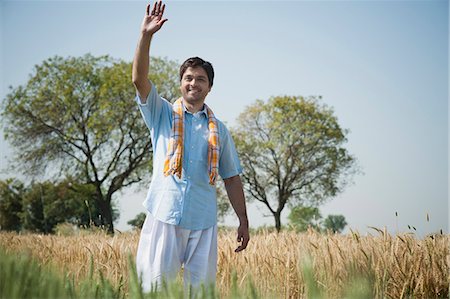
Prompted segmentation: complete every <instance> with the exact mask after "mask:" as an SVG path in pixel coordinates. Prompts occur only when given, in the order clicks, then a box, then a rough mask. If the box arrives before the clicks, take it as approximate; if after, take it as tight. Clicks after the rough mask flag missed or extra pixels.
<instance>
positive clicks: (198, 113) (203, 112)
mask: <svg viewBox="0 0 450 299" xmlns="http://www.w3.org/2000/svg"><path fill="white" fill-rule="evenodd" d="M183 109H184V112H186V113H189V114H191V115H192V116H194V117H199V116H200V115H202V114H204V115H205V116H206V117H208V111H207V109H206V105H205V104H203V109H202V110H200V111H198V112H196V113H192V112H189V111H188V110H187V109H186V106H184V104H183ZM197 115H198V116H197Z"/></svg>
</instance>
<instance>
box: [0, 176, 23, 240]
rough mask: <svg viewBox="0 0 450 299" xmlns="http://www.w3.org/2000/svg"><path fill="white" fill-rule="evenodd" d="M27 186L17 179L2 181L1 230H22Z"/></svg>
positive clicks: (0, 185)
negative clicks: (23, 204) (23, 203)
mask: <svg viewBox="0 0 450 299" xmlns="http://www.w3.org/2000/svg"><path fill="white" fill-rule="evenodd" d="M24 194H25V186H24V185H23V183H22V182H20V181H19V180H16V179H12V178H9V179H7V180H5V181H0V229H1V230H9V231H12V230H14V231H20V230H21V229H22V220H21V213H22V198H23V195H24Z"/></svg>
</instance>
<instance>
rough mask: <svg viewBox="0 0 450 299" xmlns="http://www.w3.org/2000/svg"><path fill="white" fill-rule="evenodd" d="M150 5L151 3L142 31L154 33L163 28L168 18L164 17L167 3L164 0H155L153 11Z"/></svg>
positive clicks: (148, 6)
mask: <svg viewBox="0 0 450 299" xmlns="http://www.w3.org/2000/svg"><path fill="white" fill-rule="evenodd" d="M150 6H151V5H150V4H148V5H147V11H146V13H145V16H144V20H143V21H142V25H141V32H142V33H144V34H151V35H152V34H153V33H155V32H157V31H158V30H159V29H161V27H162V25H163V24H164V23H165V22H166V21H167V19H163V14H164V8H165V7H166V5H165V4H163V3H162V1H158V2H155V4H153V8H152V10H151V11H150Z"/></svg>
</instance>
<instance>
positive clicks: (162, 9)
mask: <svg viewBox="0 0 450 299" xmlns="http://www.w3.org/2000/svg"><path fill="white" fill-rule="evenodd" d="M165 8H166V5H165V4H163V6H162V8H161V12H160V13H161V16H162V15H163V14H164V9H165Z"/></svg>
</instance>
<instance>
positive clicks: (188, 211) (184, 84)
mask: <svg viewBox="0 0 450 299" xmlns="http://www.w3.org/2000/svg"><path fill="white" fill-rule="evenodd" d="M150 8H151V7H150V5H147V10H146V14H145V16H144V20H143V21H142V25H141V34H140V38H139V42H138V46H137V49H136V54H135V57H134V62H133V74H132V75H133V84H134V86H135V87H136V91H137V96H136V102H137V103H138V106H139V109H140V111H141V114H142V116H143V118H144V121H145V123H146V125H147V127H148V128H149V129H150V137H151V139H152V146H153V155H154V156H153V175H152V181H151V184H150V187H149V190H148V194H147V198H146V200H145V202H144V206H145V208H146V209H147V210H148V213H147V218H146V220H145V223H144V225H143V228H142V232H141V237H140V240H139V245H138V252H137V257H136V263H137V270H138V273H139V275H140V277H141V279H142V282H143V287H144V290H145V291H149V290H150V289H151V287H152V286H154V285H159V284H160V283H161V281H162V280H163V279H168V280H171V279H173V278H175V276H176V275H177V273H178V271H179V270H180V268H181V266H184V282H185V285H189V284H190V285H192V286H194V287H195V286H198V285H200V284H201V283H204V284H211V283H215V277H216V268H217V202H216V200H217V199H216V189H215V186H214V184H215V182H216V179H217V178H218V176H219V175H220V176H221V177H222V178H223V180H224V183H225V188H226V190H227V194H228V197H229V199H230V202H231V204H232V206H233V209H234V210H235V212H236V214H237V216H238V218H239V222H240V225H239V228H238V232H237V241H238V242H240V243H241V244H240V245H239V246H238V247H237V248H236V250H235V251H236V252H239V251H242V250H244V249H245V248H246V247H247V243H248V241H249V233H248V219H247V212H246V206H245V198H244V192H243V189H242V183H241V180H240V177H239V174H240V173H241V167H240V163H239V159H238V157H237V153H236V149H235V146H234V143H233V140H232V138H231V135H230V133H229V131H228V130H227V129H226V127H225V126H224V125H223V123H222V122H220V121H219V120H217V119H216V118H215V116H214V113H213V112H212V110H211V109H210V108H209V107H208V106H207V105H206V104H205V103H204V102H205V98H206V96H207V95H208V93H209V91H210V90H211V87H212V85H213V80H214V70H213V67H212V65H211V64H210V63H209V62H206V61H204V60H202V59H200V58H198V57H193V58H189V59H188V60H186V61H185V62H184V63H183V65H182V66H181V68H180V90H181V94H182V97H181V98H180V99H178V100H177V101H175V103H174V104H173V105H172V104H170V103H169V102H168V101H166V100H165V99H162V98H161V97H160V96H159V95H158V93H157V91H156V88H155V86H153V84H152V83H151V82H150V81H149V80H148V77H147V76H148V71H149V49H150V42H151V39H152V37H153V35H154V34H155V33H156V32H157V31H159V30H160V29H161V27H162V26H163V24H164V23H165V22H166V21H167V19H164V18H163V14H164V9H165V4H162V2H161V1H159V2H157V3H155V4H154V5H153V8H152V9H151V11H150Z"/></svg>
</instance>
